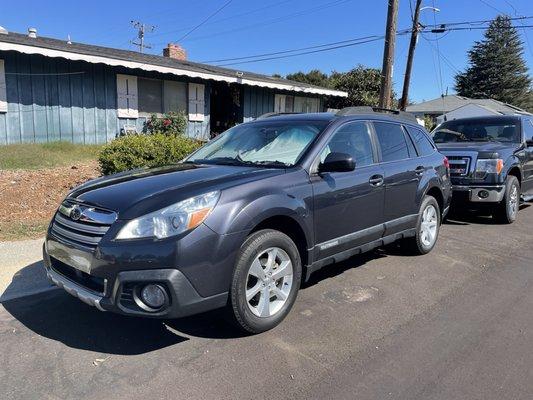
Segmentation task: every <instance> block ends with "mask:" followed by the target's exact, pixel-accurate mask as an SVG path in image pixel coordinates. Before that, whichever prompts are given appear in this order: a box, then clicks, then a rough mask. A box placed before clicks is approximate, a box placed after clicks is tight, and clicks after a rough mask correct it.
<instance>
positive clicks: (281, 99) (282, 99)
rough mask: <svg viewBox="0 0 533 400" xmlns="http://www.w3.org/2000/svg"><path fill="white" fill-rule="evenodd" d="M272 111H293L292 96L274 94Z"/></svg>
mask: <svg viewBox="0 0 533 400" xmlns="http://www.w3.org/2000/svg"><path fill="white" fill-rule="evenodd" d="M274 112H276V113H291V112H294V96H289V95H285V94H276V95H274Z"/></svg>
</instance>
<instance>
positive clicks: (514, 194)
mask: <svg viewBox="0 0 533 400" xmlns="http://www.w3.org/2000/svg"><path fill="white" fill-rule="evenodd" d="M519 207H520V183H519V182H518V179H517V178H516V176H512V175H509V176H508V177H507V180H506V182H505V195H504V197H503V200H502V201H501V203H500V204H499V205H498V208H497V209H496V211H495V213H494V217H495V218H496V219H497V220H498V221H500V222H502V223H504V224H512V223H513V222H514V221H516V217H517V215H518V208H519Z"/></svg>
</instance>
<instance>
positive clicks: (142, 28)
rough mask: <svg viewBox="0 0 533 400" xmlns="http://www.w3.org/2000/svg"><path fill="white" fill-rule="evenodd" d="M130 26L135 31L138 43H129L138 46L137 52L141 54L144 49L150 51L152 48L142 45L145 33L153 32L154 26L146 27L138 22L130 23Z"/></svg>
mask: <svg viewBox="0 0 533 400" xmlns="http://www.w3.org/2000/svg"><path fill="white" fill-rule="evenodd" d="M131 24H132V25H133V27H134V28H135V29H137V37H138V38H139V41H138V42H136V41H134V40H130V43H131V44H133V45H135V46H139V52H141V53H143V52H144V49H151V48H152V46H150V45H148V44H144V34H145V32H153V31H154V29H155V26H152V25H146V24H144V23H141V22H139V21H131Z"/></svg>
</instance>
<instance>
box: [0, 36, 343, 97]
mask: <svg viewBox="0 0 533 400" xmlns="http://www.w3.org/2000/svg"><path fill="white" fill-rule="evenodd" d="M0 50H5V51H18V52H20V53H24V54H40V55H43V56H45V57H62V58H66V59H67V60H73V61H86V62H89V63H93V64H96V63H102V64H106V65H111V66H114V67H118V66H122V67H126V68H138V69H142V70H144V71H155V72H160V73H164V74H173V75H178V76H188V77H191V78H199V79H212V80H215V81H223V82H228V83H239V84H242V85H250V86H259V87H265V88H270V89H280V90H290V91H294V92H301V93H309V94H321V95H329V96H339V97H348V93H346V92H342V91H340V90H332V89H321V88H310V87H304V86H298V85H291V84H283V83H275V82H264V81H260V80H255V79H253V78H246V76H244V77H242V78H239V77H237V76H236V77H230V76H225V75H219V74H216V73H206V72H197V71H189V70H186V69H180V68H171V67H163V66H160V65H153V64H146V63H141V62H138V61H126V60H121V59H117V58H111V57H103V56H92V55H87V54H80V53H74V52H68V51H62V50H54V49H46V48H43V47H36V46H27V45H22V44H16V43H7V42H0ZM245 75H246V74H245Z"/></svg>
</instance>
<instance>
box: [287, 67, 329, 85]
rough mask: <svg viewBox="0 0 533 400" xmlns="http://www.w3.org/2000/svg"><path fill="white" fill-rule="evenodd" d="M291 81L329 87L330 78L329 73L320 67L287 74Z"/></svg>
mask: <svg viewBox="0 0 533 400" xmlns="http://www.w3.org/2000/svg"><path fill="white" fill-rule="evenodd" d="M286 78H287V79H289V80H291V81H297V82H303V83H307V84H309V85H315V86H322V87H328V86H329V78H328V75H327V74H325V73H323V72H322V71H320V70H318V69H313V70H311V71H309V72H307V73H306V72H301V71H299V72H295V73H294V74H289V75H287V76H286Z"/></svg>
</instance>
